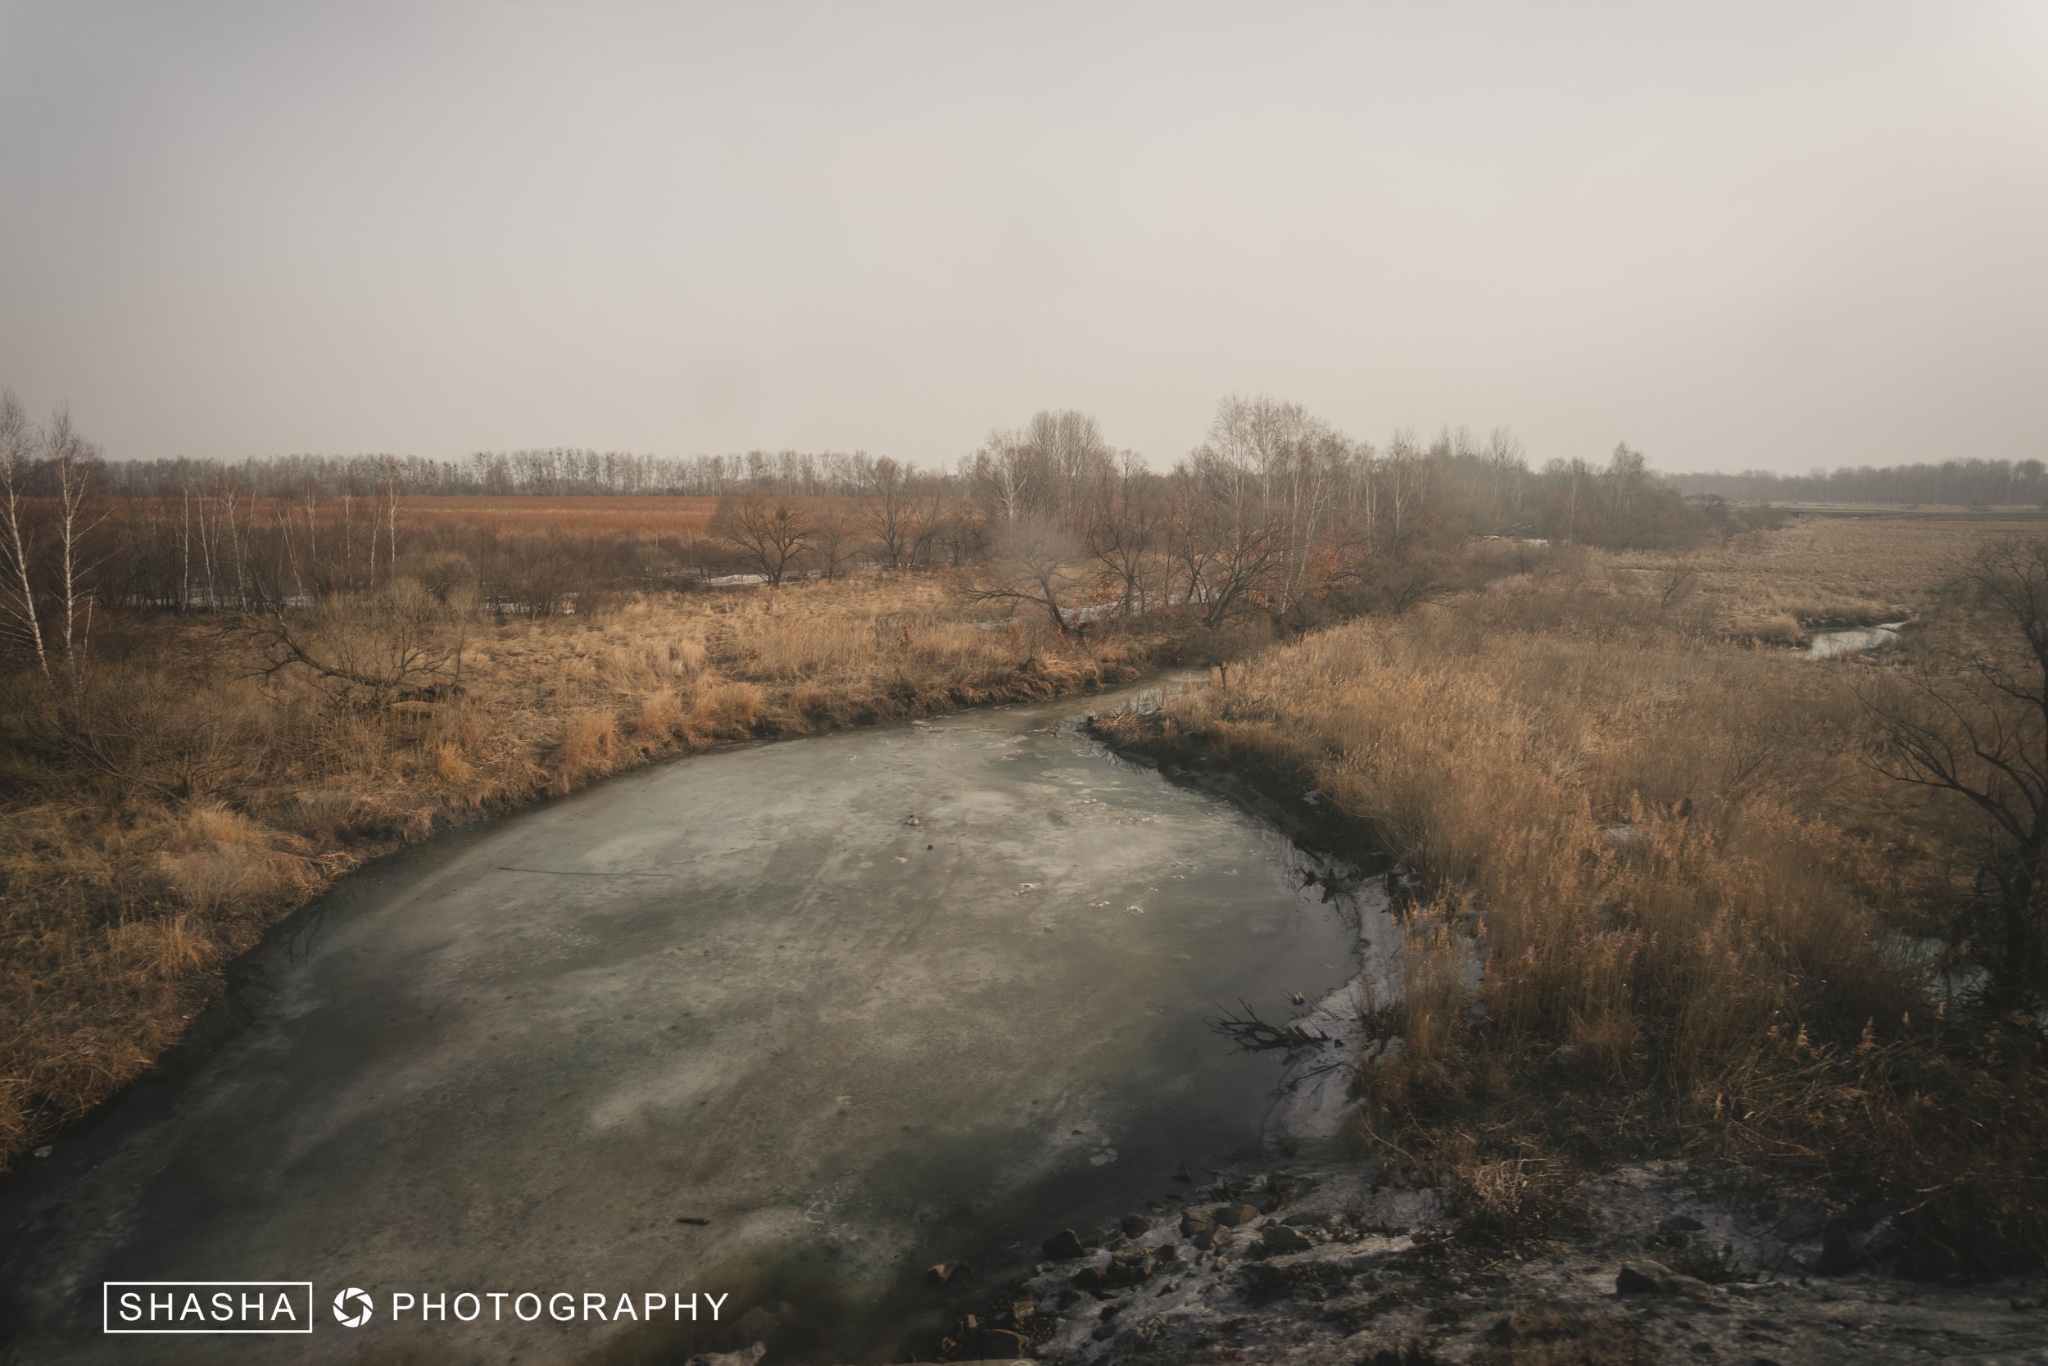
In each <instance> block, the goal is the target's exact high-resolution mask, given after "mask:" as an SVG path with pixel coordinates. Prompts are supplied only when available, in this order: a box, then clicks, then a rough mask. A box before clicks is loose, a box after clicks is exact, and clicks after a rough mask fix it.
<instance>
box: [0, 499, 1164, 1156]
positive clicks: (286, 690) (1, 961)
mask: <svg viewBox="0 0 2048 1366" xmlns="http://www.w3.org/2000/svg"><path fill="white" fill-rule="evenodd" d="M505 501H507V502H521V501H527V502H534V501H539V500H517V499H508V500H505ZM575 501H584V500H575ZM961 604H962V595H961V593H960V592H959V590H958V588H957V586H956V585H954V584H953V583H951V582H950V581H947V580H945V579H942V578H940V577H938V576H915V577H913V576H889V577H880V576H864V577H862V578H860V579H858V580H854V581H842V582H837V583H823V582H820V583H813V584H807V585H804V586H801V587H793V588H786V589H784V590H782V591H780V592H777V593H769V592H767V591H765V590H762V591H748V590H742V591H738V592H732V593H704V594H694V595H676V594H661V595H657V596H652V597H648V596H639V595H633V596H629V597H626V598H624V599H622V600H620V601H619V602H617V603H616V605H614V606H613V607H611V608H609V609H607V610H605V611H603V612H601V613H599V614H598V615H596V616H593V617H589V618H582V617H577V618H562V617H555V618H546V619H541V620H524V621H513V622H510V623H507V624H503V625H492V624H490V623H489V620H488V618H486V619H485V620H483V621H481V622H479V621H477V620H475V619H474V618H473V617H469V616H468V615H467V614H462V613H457V612H452V611H441V610H439V609H436V608H435V607H434V606H433V605H432V603H431V600H426V599H423V598H421V596H420V595H419V594H418V592H417V590H416V589H414V590H413V591H412V592H411V594H410V595H408V594H407V593H405V592H404V591H402V590H393V591H392V592H390V593H387V594H386V595H384V596H383V597H377V596H372V597H369V598H365V599H362V600H357V601H350V602H347V603H337V604H335V605H333V606H331V607H328V608H323V609H321V611H320V612H318V613H316V614H314V615H313V616H311V617H310V618H309V619H308V622H307V625H306V627H305V630H306V633H307V634H306V640H307V642H308V643H309V644H310V645H311V646H312V647H313V649H314V652H315V653H316V654H317V655H318V656H319V657H320V658H322V659H324V660H332V659H337V658H347V659H353V660H357V661H361V660H364V659H375V658H384V657H388V655H389V653H390V652H391V650H393V649H394V648H395V646H394V642H400V643H409V644H412V645H421V644H424V645H426V646H428V647H431V648H435V649H440V650H443V651H446V652H449V659H450V663H449V664H448V666H447V667H445V668H444V669H443V670H442V671H441V672H440V674H438V675H436V676H435V678H434V679H433V680H430V681H429V686H425V687H421V688H415V689H413V690H412V692H413V694H414V695H413V696H411V697H409V698H408V697H397V696H392V695H388V694H379V693H377V692H375V691H366V690H364V689H362V688H360V687H358V686H356V685H354V684H351V683H348V682H346V681H345V680H337V679H334V678H324V679H323V678H320V677H317V676H314V675H313V674H311V673H310V672H309V671H308V670H306V669H304V668H296V667H295V668H290V669H286V670H283V671H281V672H277V673H273V674H269V675H265V674H263V673H261V672H259V668H260V666H261V665H262V664H263V663H264V660H265V655H264V654H263V651H262V645H263V641H262V639H261V637H260V636H258V635H255V634H249V633H236V632H234V631H231V630H227V629H225V628H224V626H223V624H222V623H221V622H220V621H219V620H217V619H199V620H197V621H193V622H191V623H190V624H187V623H186V622H185V621H183V620H181V619H178V618H171V617H157V618H152V619H149V620H147V621H145V622H142V623H138V624H134V625H131V626H130V627H128V628H127V629H126V630H125V631H123V632H119V633H116V632H110V633H109V638H108V639H107V640H106V641H105V643H104V644H103V646H102V649H101V652H100V654H99V655H98V656H97V657H96V658H95V660H94V662H93V664H92V666H91V668H90V669H89V671H88V672H87V673H86V675H85V679H84V685H83V688H82V690H81V691H80V692H79V693H77V694H75V695H74V694H72V693H71V692H70V691H69V690H68V689H65V688H62V687H50V686H47V685H43V684H40V683H38V681H37V679H36V678H35V676H34V675H32V674H28V673H22V674H18V675H16V676H15V677H14V678H13V679H12V680H11V681H10V684H9V695H8V696H7V697H6V698H5V703H4V706H0V717H4V720H0V726H4V727H5V728H6V730H5V734H4V735H0V740H4V742H5V743H4V744H0V755H4V756H5V763H6V771H5V773H4V780H5V791H6V792H7V793H8V797H7V801H6V806H5V808H4V812H0V815H4V819H0V879H4V887H5V893H6V900H7V905H8V911H9V914H8V917H7V919H6V921H5V925H4V928H0V1162H5V1163H9V1164H11V1163H12V1162H14V1161H15V1160H17V1159H19V1157H20V1156H21V1155H22V1153H23V1152H25V1151H26V1149H27V1148H28V1147H29V1146H30V1145H32V1144H33V1143H34V1142H35V1141H37V1140H38V1139H39V1137H41V1136H42V1135H45V1134H47V1133H49V1132H51V1131H52V1130H53V1128H55V1127H56V1126H58V1125H61V1124H62V1123H64V1122H66V1121H67V1120H70V1119H73V1118H75V1117H77V1116H79V1115H81V1114H83V1113H85V1112H86V1111H87V1110H89V1109H90V1108H91V1107H93V1106H94V1105H96V1104H98V1103H99V1102H100V1101H102V1100H104V1099H105V1098H106V1097H107V1096H109V1095H110V1094H112V1093H113V1092H115V1091H117V1090H118V1089H120V1088H121V1087H122V1086H124V1085H126V1084H127V1083H129V1082H131V1081H133V1080H134V1079H135V1078H137V1077H138V1076H140V1075H142V1074H143V1073H144V1072H145V1071H147V1070H148V1068H149V1067H150V1065H151V1064H152V1063H153V1062H154V1061H155V1060H156V1058H158V1057H159V1056H160V1055H161V1054H162V1053H163V1052H164V1050H165V1049H167V1048H169V1047H171V1046H172V1045H173V1044H175V1043H176V1042H177V1041H178V1039H179V1038H180V1037H181V1036H182V1035H183V1034H184V1033H185V1031H186V1030H187V1028H188V1027H189V1026H190V1022H191V1021H192V1019H193V1018H194V1017H195V1016H196V1015H197V1014H198V1013H199V1012H200V1011H201V1010H203V1009H204V1008H205V1007H206V1006H207V1005H208V1004H209V1003H210V1002H211V1001H212V1000H213V999H215V997H216V996H217V994H218V991H219V988H220V973H221V969H222V968H223V967H224V965H225V964H226V963H227V962H229V961H230V960H232V959H233V958H234V957H236V956H237V955H238V954H241V953H243V952H245V951H246V950H248V949H249V948H250V947H251V946H252V945H253V944H254V943H255V942H256V941H257V939H258V938H259V937H260V936H261V934H262V933H263V931H264V930H265V929H266V928H267V927H268V926H269V925H271V924H272V923H274V922H275V921H276V920H277V918H278V917H279V916H280V915H282V914H284V913H285V912H287V911H289V910H291V909H292V908H294V907H296V906H298V905H301V904H303V903H304V902H306V901H307V900H309V899H310V898H312V897H314V896H316V895H318V894H319V893H320V892H321V891H322V890H323V889H325V888H326V887H327V886H329V885H330V884H331V883H332V882H333V880H334V879H335V878H336V877H338V876H340V875H342V874H343V873H345V872H347V871H348V870H349V869H351V868H353V867H355V866H357V865H358V864H360V863H362V862H363V861H364V860H365V859H368V858H371V857H374V856H376V855H378V854H381V853H384V852H388V851H390V850H392V849H395V848H397V847H399V846H401V845H403V844H405V843H408V842H412V841H416V840H419V839H422V838H425V837H426V836H428V835H430V834H432V833H433V832H435V831H436V830H441V829H446V828H448V827H450V826H453V825H459V824H462V823H465V822H468V821H474V820H479V819H484V818H487V817H488V816H489V815H490V814H491V813H493V812H497V811H503V810H506V809H509V808H511V807H515V806H518V805H521V804H524V803H528V802H532V801H535V800H539V799H542V798H545V797H548V796H555V795H561V794H564V793H568V792H572V791H575V790H576V789H578V788H580V787H583V786H585V785H587V784H589V783H591V782H594V781H596V780H597V779H599V778H602V777H604V776H605V775H607V774H611V773H616V772H618V771H620V770H622V769H625V768H629V767H633V766H635V765H639V764H643V763H646V762H649V761H650V760H654V759H658V758H663V757H667V756H671V755H677V754H684V753H689V752H692V751H696V750H700V749H704V748H707V747H710V746H716V745H721V744H729V743H732V742H735V741H742V740H748V739H754V738H760V737H766V736H779V735H800V734H804V733H806V732H810V731H815V730H822V729H831V728H836V727H840V726H847V725H861V724H871V723H875V722H881V721H887V720H891V719H895V718H901V717H908V716H915V715H919V714H922V713H930V712H936V711H942V710H947V709H950V708H954V707H960V706H969V705H974V704H976V703H981V702H986V701H991V700H998V699H1028V698H1040V697H1051V696H1056V695H1059V694H1062V693H1066V692H1073V691H1079V690H1085V689H1089V688H1093V687H1097V686H1100V685H1102V684H1105V683H1109V682H1114V681H1120V680H1123V679H1127V678H1129V677H1132V676H1134V675H1135V674H1136V672H1137V670H1138V668H1139V666H1141V665H1142V664H1143V663H1144V662H1145V661H1146V660H1147V658H1148V657H1149V652H1150V651H1151V650H1152V649H1154V648H1155V646H1156V643H1157V642H1156V640H1153V639H1148V638H1144V637H1139V636H1134V635H1130V634H1124V635H1121V636H1115V635H1113V636H1111V637H1110V638H1108V639H1102V640H1098V641H1096V642H1094V643H1093V644H1092V645H1091V647H1089V648H1088V649H1085V650H1084V649H1080V648H1077V647H1069V646H1066V645H1064V644H1062V643H1060V642H1057V641H1052V640H1047V639H1045V638H1044V637H1043V635H1042V633H1040V632H1038V631H1036V630H1034V629H1026V628H1023V627H1012V628H1010V629H1008V630H1003V631H987V630H982V629H979V628H977V627H976V625H975V624H974V622H973V620H972V619H971V617H970V616H969V615H968V613H967V611H966V610H965V609H964V607H963V606H962V605H961ZM458 647H459V650H458ZM458 667H459V688H457V687H455V686H452V685H453V683H454V682H455V680H456V678H457V676H458V675H457V674H456V672H455V670H456V669H457V668H458Z"/></svg>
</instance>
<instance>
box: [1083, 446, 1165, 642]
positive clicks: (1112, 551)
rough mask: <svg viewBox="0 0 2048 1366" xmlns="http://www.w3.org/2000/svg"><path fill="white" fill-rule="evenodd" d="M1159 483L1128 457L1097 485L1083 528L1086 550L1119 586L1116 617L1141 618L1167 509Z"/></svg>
mask: <svg viewBox="0 0 2048 1366" xmlns="http://www.w3.org/2000/svg"><path fill="white" fill-rule="evenodd" d="M1158 485H1159V481H1158V479H1157V477H1156V476H1154V475H1153V474H1152V472H1151V471H1150V470H1148V469H1146V468H1145V461H1144V459H1143V458H1142V457H1141V456H1139V455H1137V454H1136V453H1134V452H1131V451H1125V452H1123V453H1122V454H1121V455H1120V456H1118V457H1117V463H1116V465H1115V467H1114V468H1113V469H1112V470H1111V471H1110V472H1109V473H1108V474H1107V475H1106V476H1105V477H1104V478H1103V479H1101V480H1100V481H1099V482H1098V485H1097V489H1096V498H1095V502H1094V506H1093V507H1092V508H1091V509H1090V514H1089V517H1088V526H1087V540H1088V550H1089V553H1090V554H1092V555H1093V556H1094V557H1095V559H1096V561H1097V562H1098V563H1100V564H1101V566H1102V572H1103V575H1104V577H1106V578H1107V579H1109V580H1110V581H1111V582H1112V583H1114V584H1115V585H1116V586H1117V612H1118V614H1119V615H1122V616H1130V615H1132V614H1133V613H1136V612H1143V611H1144V610H1145V608H1146V606H1147V603H1146V598H1145V575H1146V571H1147V569H1148V568H1149V567H1150V566H1151V562H1152V560H1153V557H1154V554H1155V551H1156V550H1157V548H1158V543H1159V540H1160V532H1161V522H1162V521H1163V520H1164V512H1165V509H1164V507H1163V506H1162V502H1161V499H1160V496H1159V487H1158Z"/></svg>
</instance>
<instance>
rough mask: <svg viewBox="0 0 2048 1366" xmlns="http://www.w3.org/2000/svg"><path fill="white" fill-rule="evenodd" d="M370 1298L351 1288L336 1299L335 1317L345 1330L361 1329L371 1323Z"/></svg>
mask: <svg viewBox="0 0 2048 1366" xmlns="http://www.w3.org/2000/svg"><path fill="white" fill-rule="evenodd" d="M370 1313H371V1308H370V1297H369V1295H368V1294H366V1293H365V1292H363V1291H361V1290H358V1289H356V1287H354V1286H350V1287H349V1288H348V1289H346V1290H344V1291H342V1292H341V1293H340V1294H339V1295H336V1296H335V1297H334V1317H335V1318H337V1319H339V1320H341V1326H342V1327H344V1328H360V1327H362V1326H363V1325H364V1324H366V1323H368V1322H369V1321H370Z"/></svg>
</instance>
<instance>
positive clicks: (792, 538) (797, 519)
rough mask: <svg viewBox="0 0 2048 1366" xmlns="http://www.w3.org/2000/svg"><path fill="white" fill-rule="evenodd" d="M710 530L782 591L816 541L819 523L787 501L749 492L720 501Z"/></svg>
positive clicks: (728, 496)
mask: <svg viewBox="0 0 2048 1366" xmlns="http://www.w3.org/2000/svg"><path fill="white" fill-rule="evenodd" d="M710 531H711V534H712V535H713V536H716V537H717V538H719V539H720V540H722V541H724V542H725V543H726V544H728V545H730V546H731V547H733V549H734V550H735V551H736V552H738V554H739V557H740V559H741V560H742V561H744V562H745V563H747V564H750V565H752V566H754V568H755V569H756V570H758V571H759V572H760V574H761V576H762V577H763V578H765V579H767V580H768V583H769V586H770V587H773V588H780V587H781V586H782V581H783V579H784V578H785V577H787V576H788V574H789V573H790V571H791V569H793V568H794V567H795V566H796V565H797V564H798V563H799V562H800V561H801V560H802V558H803V554H804V551H805V550H806V549H808V548H809V547H810V545H811V542H812V541H813V540H814V539H815V537H816V534H817V521H816V519H815V518H814V517H812V516H811V514H810V513H809V512H807V511H806V510H804V509H803V508H801V507H798V506H797V505H796V504H794V503H792V502H790V501H789V500H788V499H786V498H775V499H770V498H768V497H766V496H765V495H763V494H762V493H760V492H759V491H758V490H753V489H749V490H747V491H746V492H744V493H735V494H728V495H727V496H725V497H724V498H721V499H719V500H718V510H717V511H716V512H714V513H712V515H711V526H710Z"/></svg>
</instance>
